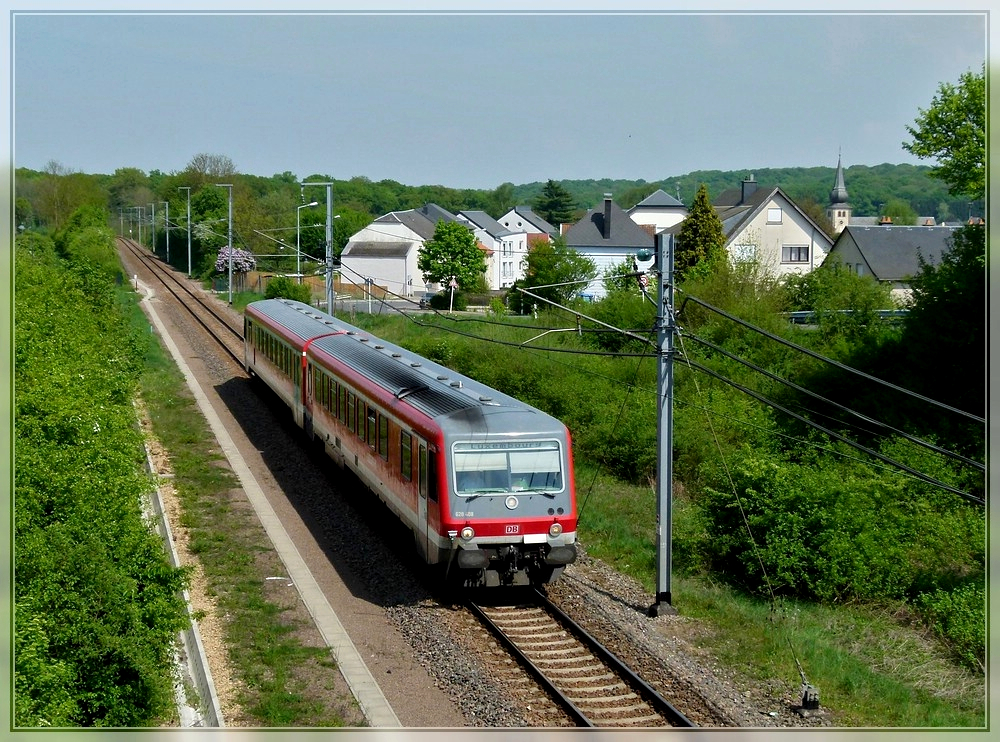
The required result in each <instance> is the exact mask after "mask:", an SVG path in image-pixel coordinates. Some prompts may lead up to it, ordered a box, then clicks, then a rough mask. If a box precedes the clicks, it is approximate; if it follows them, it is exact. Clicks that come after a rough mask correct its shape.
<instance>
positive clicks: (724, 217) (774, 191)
mask: <svg viewBox="0 0 1000 742" xmlns="http://www.w3.org/2000/svg"><path fill="white" fill-rule="evenodd" d="M712 206H713V207H714V208H715V211H716V213H717V214H718V215H719V219H720V220H721V221H722V229H723V232H724V233H725V235H726V245H725V247H726V251H727V253H728V254H729V258H730V260H733V261H737V262H738V261H749V260H756V261H759V263H760V264H761V265H762V266H763V267H764V268H766V269H767V270H768V271H770V273H771V274H772V275H774V276H778V277H781V276H785V275H788V274H790V273H808V272H809V271H811V270H813V269H815V268H817V267H818V266H819V265H820V264H821V263H822V262H823V260H824V258H826V255H827V253H828V252H829V251H830V248H831V247H833V240H832V239H831V238H830V237H829V236H828V235H827V234H826V232H824V231H823V228H822V227H820V226H819V225H818V224H817V223H816V222H815V221H813V220H812V218H811V217H809V216H808V215H807V214H806V213H805V212H804V211H802V209H801V208H799V206H798V205H797V204H796V203H795V202H794V201H793V200H792V199H791V198H789V196H788V195H787V194H786V193H785V192H784V191H782V190H781V188H778V187H776V186H775V187H773V188H760V187H759V185H758V183H757V181H756V179H755V178H754V176H753V175H749V176H748V177H746V178H744V180H743V182H742V183H741V184H740V187H739V188H730V189H729V190H726V191H723V192H722V193H720V194H719V196H718V197H717V198H716V199H715V202H714V203H713V204H712ZM667 231H670V232H673V233H675V234H676V233H677V232H678V231H680V225H677V226H674V227H671V228H670V229H669V230H667Z"/></svg>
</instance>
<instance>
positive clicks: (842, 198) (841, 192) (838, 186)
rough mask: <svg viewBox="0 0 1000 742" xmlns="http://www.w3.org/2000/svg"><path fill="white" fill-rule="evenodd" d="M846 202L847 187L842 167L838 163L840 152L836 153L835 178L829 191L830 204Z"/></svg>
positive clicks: (835, 204)
mask: <svg viewBox="0 0 1000 742" xmlns="http://www.w3.org/2000/svg"><path fill="white" fill-rule="evenodd" d="M846 203H847V187H846V186H845V185H844V167H843V166H842V165H841V164H840V153H838V154H837V180H836V182H835V183H834V185H833V190H832V191H830V206H837V205H839V204H846Z"/></svg>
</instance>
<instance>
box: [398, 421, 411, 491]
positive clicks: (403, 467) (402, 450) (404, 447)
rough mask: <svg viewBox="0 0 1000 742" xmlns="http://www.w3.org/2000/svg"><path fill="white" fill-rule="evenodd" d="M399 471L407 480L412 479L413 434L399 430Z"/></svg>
mask: <svg viewBox="0 0 1000 742" xmlns="http://www.w3.org/2000/svg"><path fill="white" fill-rule="evenodd" d="M399 473H400V474H402V475H403V479H404V480H406V481H407V482H409V481H410V480H411V479H413V436H411V435H410V434H409V433H407V432H406V431H405V430H401V431H399Z"/></svg>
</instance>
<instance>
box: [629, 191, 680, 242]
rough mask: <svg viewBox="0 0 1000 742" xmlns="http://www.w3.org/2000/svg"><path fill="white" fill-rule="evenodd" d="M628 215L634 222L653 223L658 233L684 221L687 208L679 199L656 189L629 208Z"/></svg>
mask: <svg viewBox="0 0 1000 742" xmlns="http://www.w3.org/2000/svg"><path fill="white" fill-rule="evenodd" d="M628 215H629V217H631V219H632V221H634V222H635V223H636V224H651V225H653V226H654V227H655V228H656V232H657V234H659V233H660V232H662V231H664V230H665V229H668V228H670V227H672V226H674V225H675V224H680V223H681V222H682V221H684V217H686V216H687V215H688V210H687V207H686V206H685V205H684V204H683V203H681V201H679V200H678V199H676V198H674V197H673V196H671V195H670V194H668V193H666V192H664V191H663V190H662V189H658V190H656V191H653V192H652V193H651V194H649V195H648V196H646V198H644V199H643V200H642V201H640V202H639V203H637V204H636V205H635V206H633V207H632V208H631V209H629V210H628Z"/></svg>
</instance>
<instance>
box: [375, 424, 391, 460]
mask: <svg viewBox="0 0 1000 742" xmlns="http://www.w3.org/2000/svg"><path fill="white" fill-rule="evenodd" d="M378 455H379V456H381V457H382V459H383V460H385V461H388V460H389V418H387V417H386V416H385V415H379V416H378Z"/></svg>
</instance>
